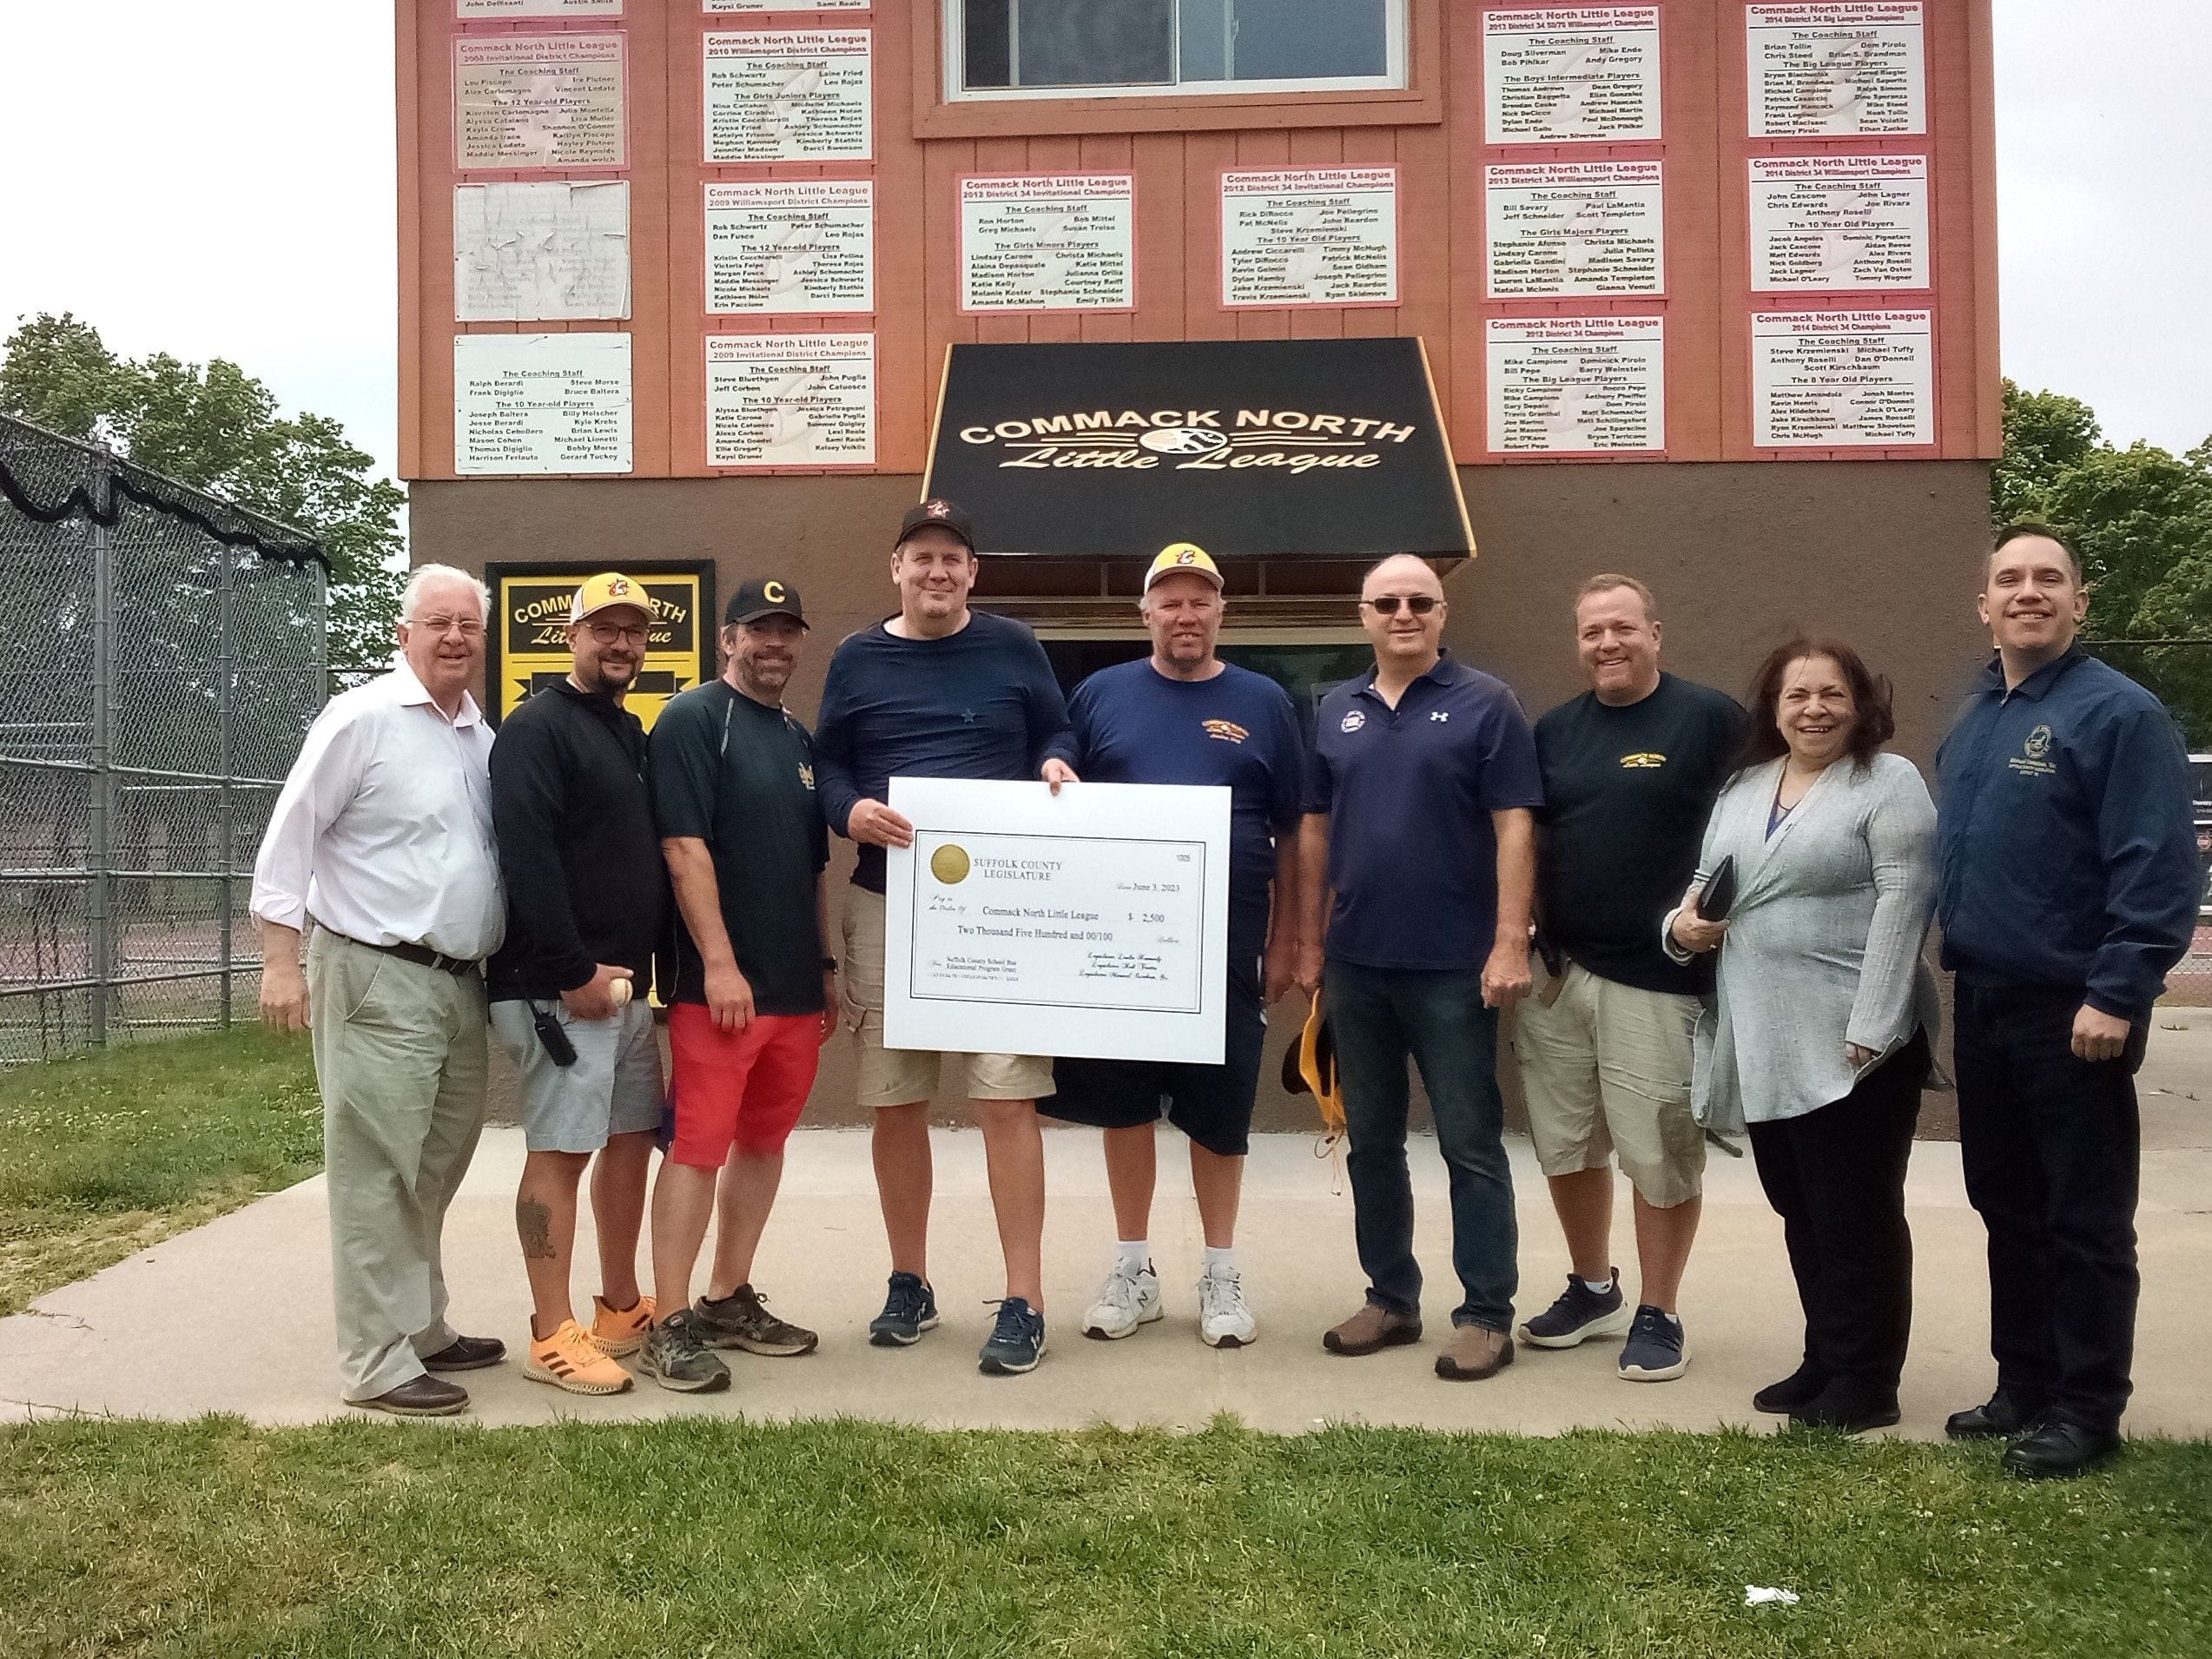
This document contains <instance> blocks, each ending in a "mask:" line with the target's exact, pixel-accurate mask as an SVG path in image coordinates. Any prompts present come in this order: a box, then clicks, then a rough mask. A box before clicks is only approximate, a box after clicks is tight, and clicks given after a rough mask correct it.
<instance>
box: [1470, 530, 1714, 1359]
mask: <svg viewBox="0 0 2212 1659" xmlns="http://www.w3.org/2000/svg"><path fill="white" fill-rule="evenodd" d="M1659 644H1660V623H1659V616H1658V607H1657V605H1655V604H1654V601H1653V598H1652V595H1651V590H1650V589H1649V588H1647V587H1646V586H1645V585H1643V584H1642V583H1641V582H1639V581H1637V580H1636V579H1635V578H1634V577H1628V576H1615V575H1610V574H1608V575H1603V576H1593V577H1592V578H1590V579H1589V580H1588V581H1587V582H1585V583H1584V584H1583V585H1582V589H1581V593H1580V594H1579V595H1578V596H1577V598H1576V601H1575V645H1576V650H1577V651H1578V653H1579V654H1580V656H1581V661H1582V669H1583V671H1584V673H1586V674H1587V675H1588V677H1589V681H1590V690H1588V691H1585V692H1584V693H1583V694H1582V695H1581V696H1580V697H1575V698H1574V699H1573V700H1571V701H1569V702H1567V703H1562V704H1560V706H1559V707H1557V708H1555V709H1554V710H1552V711H1551V712H1550V713H1548V714H1547V715H1545V716H1544V717H1543V718H1542V719H1541V720H1539V721H1537V722H1536V760H1537V763H1538V764H1539V765H1540V766H1541V767H1542V770H1543V782H1544V807H1543V810H1542V815H1541V816H1540V819H1539V824H1540V828H1539V831H1538V840H1537V850H1536V917H1537V921H1536V931H1537V941H1538V945H1539V947H1540V948H1539V952H1538V954H1539V956H1540V957H1541V958H1542V959H1543V961H1542V966H1541V967H1540V968H1539V970H1538V975H1537V985H1536V992H1535V995H1534V996H1531V997H1528V998H1526V999H1524V1000H1523V1001H1522V1004H1521V1008H1520V1011H1519V1015H1518V1024H1517V1027H1516V1029H1515V1036H1514V1050H1515V1054H1517V1055H1518V1057H1519V1059H1520V1062H1521V1079H1522V1088H1523V1090H1524V1091H1525V1093H1526V1094H1527V1097H1528V1105H1529V1138H1530V1139H1531V1140H1534V1141H1535V1147H1536V1158H1537V1162H1538V1163H1539V1164H1540V1165H1541V1166H1542V1169H1543V1172H1544V1173H1545V1175H1546V1176H1547V1177H1548V1178H1549V1180H1550V1184H1551V1197H1552V1207H1553V1208H1554V1209H1555V1210H1556V1211H1557V1212H1558V1213H1559V1221H1560V1226H1561V1227H1562V1229H1563V1230H1564V1231H1565V1233H1566V1234H1567V1247H1568V1253H1569V1254H1570V1256H1571V1257H1572V1258H1573V1262H1574V1271H1573V1272H1571V1273H1570V1274H1569V1275H1568V1280H1567V1289H1566V1291H1565V1292H1563V1293H1562V1295H1561V1296H1560V1298H1559V1299H1558V1300H1557V1301H1555V1302H1554V1303H1553V1304H1552V1305H1551V1306H1550V1307H1549V1308H1548V1310H1546V1311H1545V1312H1542V1313H1540V1314H1538V1315H1537V1316H1536V1317H1535V1318H1534V1319H1529V1320H1528V1321H1526V1322H1525V1323H1524V1324H1522V1326H1521V1329H1520V1337H1521V1340H1522V1342H1524V1343H1526V1344H1528V1345H1529V1346H1531V1347H1536V1348H1572V1347H1574V1346H1575V1345H1577V1344H1579V1343H1581V1342H1582V1341H1584V1340H1586V1339H1587V1338H1590V1337H1594V1336H1611V1335H1617V1334H1619V1333H1621V1332H1627V1336H1628V1340H1627V1341H1626V1342H1625V1343H1623V1344H1622V1345H1621V1361H1620V1374H1621V1378H1623V1379H1624V1380H1626V1381H1629V1382H1641V1383H1651V1382H1665V1381H1667V1379H1668V1378H1674V1377H1679V1376H1680V1375H1681V1374H1682V1372H1683V1371H1684V1370H1685V1369H1687V1366H1688V1364H1689V1351H1688V1347H1687V1345H1686V1343H1685V1342H1684V1340H1683V1333H1682V1324H1681V1320H1680V1318H1679V1317H1677V1315H1676V1312H1675V1305H1674V1304H1675V1294H1676V1292H1677V1291H1678V1290H1679V1288H1680V1285H1681V1279H1682V1270H1683V1268H1684V1266H1686V1265H1687V1262H1688V1260H1689V1253H1690V1245H1691V1242H1692V1240H1693V1239H1695V1238H1696V1236H1697V1224H1698V1215H1699V1211H1700V1202H1701V1200H1700V1194H1701V1193H1702V1191H1703V1180H1704V1171H1705V1138H1704V1134H1703V1132H1702V1131H1701V1130H1700V1128H1699V1127H1698V1125H1697V1122H1696V1120H1695V1119H1694V1117H1693V1116H1692V1114H1691V1109H1690V1047H1691V1044H1690V1039H1691V1033H1692V1032H1693V1030H1694V1028H1695V1027H1696V1024H1697V1016H1698V1003H1699V998H1700V996H1703V995H1710V994H1711V992H1712V989H1713V968H1712V958H1711V956H1710V955H1707V956H1704V957H1700V958H1699V959H1698V960H1697V962H1694V963H1693V964H1691V965H1690V966H1688V967H1681V966H1678V965H1677V964H1676V963H1675V962H1673V961H1672V960H1671V959H1669V958H1668V956H1667V954H1666V953H1665V951H1664V950H1663V949H1662V948H1661V945H1660V922H1661V917H1663V916H1664V915H1666V914H1667V911H1668V910H1669V909H1672V908H1673V907H1674V905H1675V903H1676V902H1679V900H1680V897H1681V894H1682V889H1683V888H1684V887H1685V886H1687V884H1688V882H1689V880H1690V877H1691V876H1692V875H1693V874H1694V871H1695V869H1696V867H1697V856H1698V849H1699V846H1700V843H1701V842H1702V841H1703V839H1704V835H1705V821H1706V818H1707V815H1708V814H1709V813H1710V812H1711V810H1712V808H1713V796H1715V795H1716V794H1718V793H1719V791H1720V785H1721V783H1723V782H1724V781H1725V780H1726V778H1727V775H1728V772H1729V770H1730V767H1731V765H1732V763H1733V757H1734V754H1735V750H1736V745H1737V743H1738V741H1739V739H1740V728H1741V725H1742V720H1743V711H1742V710H1741V709H1740V708H1738V707H1737V705H1736V704H1735V703H1734V701H1733V699H1732V698H1730V697H1727V696H1726V695H1724V694H1723V693H1721V692H1719V691H1711V690H1709V689H1707V687H1705V686H1702V685H1695V684H1691V683H1690V682H1689V681H1687V680H1681V679H1677V678H1675V677H1674V676H1673V675H1671V674H1664V673H1661V671H1660V667H1659ZM1615 1154H1617V1155H1618V1156H1619V1158H1620V1161H1621V1170H1622V1171H1623V1173H1626V1174H1627V1175H1628V1180H1629V1184H1630V1185H1631V1186H1633V1187H1634V1190H1635V1198H1634V1203H1635V1206H1636V1251H1637V1256H1638V1268H1639V1272H1640V1273H1641V1279H1642V1283H1641V1286H1640V1296H1641V1299H1640V1301H1639V1302H1638V1303H1637V1304H1634V1305H1631V1304H1629V1303H1628V1300H1627V1299H1626V1298H1625V1297H1624V1296H1623V1295H1622V1294H1621V1285H1620V1282H1619V1281H1620V1276H1619V1273H1618V1272H1617V1271H1616V1270H1615V1269H1614V1266H1612V1264H1611V1262H1610V1261H1609V1260H1608V1240H1609V1239H1610V1237H1611V1233H1612V1222H1613V1171H1612V1167H1611V1160H1612V1158H1613V1157H1614V1155H1615Z"/></svg>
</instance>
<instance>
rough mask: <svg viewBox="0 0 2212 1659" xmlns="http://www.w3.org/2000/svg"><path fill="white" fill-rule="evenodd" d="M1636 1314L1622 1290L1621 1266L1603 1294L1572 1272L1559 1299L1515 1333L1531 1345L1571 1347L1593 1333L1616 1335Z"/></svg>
mask: <svg viewBox="0 0 2212 1659" xmlns="http://www.w3.org/2000/svg"><path fill="white" fill-rule="evenodd" d="M1634 1317H1635V1316H1634V1313H1633V1312H1631V1311H1630V1310H1629V1308H1628V1303H1627V1299H1625V1298H1624V1297H1622V1295H1621V1274H1620V1272H1618V1270H1616V1271H1615V1272H1614V1275H1613V1286H1612V1288H1611V1289H1609V1290H1608V1291H1607V1292H1606V1293H1605V1294H1604V1295H1602V1296H1600V1295H1599V1294H1598V1293H1597V1292H1595V1291H1594V1290H1592V1289H1591V1288H1590V1287H1589V1286H1588V1284H1586V1283H1585V1282H1584V1281H1582V1280H1581V1279H1577V1278H1576V1277H1575V1275H1574V1274H1572V1273H1569V1274H1568V1275H1567V1288H1566V1289H1565V1290H1563V1291H1562V1292H1560V1293H1559V1299H1558V1300H1557V1301H1555V1302H1554V1303H1553V1304H1552V1305H1550V1306H1549V1307H1548V1308H1546V1309H1545V1310H1544V1311H1543V1312H1541V1313H1539V1314H1537V1315H1536V1317H1535V1319H1528V1320H1524V1321H1523V1322H1522V1326H1521V1329H1520V1330H1519V1331H1518V1332H1515V1335H1517V1336H1518V1337H1519V1338H1521V1340H1522V1341H1523V1342H1525V1343H1527V1344H1528V1345H1529V1346H1530V1347H1531V1348H1572V1347H1575V1346H1576V1345H1579V1344H1581V1343H1583V1342H1586V1341H1588V1339H1589V1338H1592V1337H1617V1336H1619V1335H1620V1334H1621V1332H1623V1331H1626V1330H1627V1329H1628V1324H1629V1321H1630V1320H1631V1319H1634Z"/></svg>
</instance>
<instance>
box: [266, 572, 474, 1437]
mask: <svg viewBox="0 0 2212 1659" xmlns="http://www.w3.org/2000/svg"><path fill="white" fill-rule="evenodd" d="M488 609H489V607H488V604H487V595H486V594H485V590H484V587H483V585H482V584H481V583H479V582H478V581H477V579H476V578H474V577H472V576H470V575H469V574H468V573H467V572H464V571H457V570H453V569H452V568H450V567H448V566H446V565H423V566H422V567H421V568H420V569H419V570H417V571H416V572H414V574H413V578H411V579H410V580H409V581H408V583H407V586H406V592H405V593H404V594H403V595H402V596H401V598H400V602H399V618H400V620H399V651H400V656H399V661H397V662H396V663H394V664H393V669H392V671H391V672H390V673H389V674H386V675H384V676H383V677H381V678H379V679H376V680H373V681H372V682H370V683H369V684H366V685H364V686H361V687H360V688H358V689H357V690H354V691H348V692H347V693H345V694H344V695H343V696H341V697H333V699H332V700H331V702H330V704H329V705H328V706H327V708H325V709H324V710H323V711H322V713H321V715H320V717H318V718H317V719H316V721H315V724H314V727H313V729H312V730H309V732H308V733H307V743H306V744H305V745H304V746H303V747H302V748H301V750H300V758H299V760H298V762H297V763H295V764H294V766H293V768H292V774H291V776H290V777H287V779H286V780H285V783H284V789H283V791H282V792H281V794H280V795H279V796H277V801H276V807H275V810H274V811H273V812H272V813H271V814H270V816H269V824H268V830H267V834H266V835H265V836H263V837H262V840H261V856H260V858H259V859H258V860H257V861H256V862H255V864H254V901H253V906H254V916H255V917H256V918H257V919H258V920H259V921H260V923H261V946H262V956H263V961H264V966H263V968H262V973H261V1017H262V1019H263V1020H264V1021H266V1022H267V1024H269V1025H270V1026H272V1027H274V1028H276V1029H278V1030H284V1031H300V1030H309V1031H312V1032H313V1033H314V1054H315V1076H316V1079H317V1081H319V1082H320V1086H321V1089H322V1100H323V1159H324V1168H325V1171H326V1174H327V1185H328V1187H329V1193H330V1244H331V1259H332V1270H333V1271H332V1277H333V1281H334V1283H333V1292H334V1297H335V1301H336V1305H337V1315H338V1353H339V1366H340V1372H341V1374H342V1386H343V1391H344V1397H345V1398H346V1401H347V1404H349V1405H360V1406H366V1407H369V1408H371V1409H373V1410H376V1411H390V1412H393V1413H395V1414H397V1415H399V1416H403V1417H444V1416H450V1415H452V1413H454V1412H456V1411H460V1410H461V1409H463V1408H464V1407H465V1406H466V1405H467V1404H468V1392H467V1391H466V1390H465V1389H463V1388H460V1387H459V1386H457V1385H454V1384H452V1383H451V1382H448V1381H446V1379H445V1378H443V1377H441V1376H439V1375H435V1374H433V1373H437V1372H443V1371H472V1370H475V1369H478V1368H479V1367H481V1366H485V1365H497V1364H498V1363H499V1361H500V1360H501V1359H503V1358H505V1355H506V1350H505V1346H504V1345H502V1344H501V1343H500V1342H499V1341H498V1339H496V1338H490V1337H465V1336H462V1335H460V1334H459V1332H456V1331H455V1330H454V1329H453V1328H452V1325H448V1324H447V1323H446V1276H445V1271H444V1267H443V1266H442V1264H441V1262H440V1260H439V1234H440V1233H441V1232H442V1231H443V1229H444V1226H445V1220H446V1206H447V1204H449V1203H450V1202H451V1201H452V1197H453V1193H454V1192H455V1191H456V1190H457V1189H458V1188H459V1186H460V1182H461V1177H462V1175H463V1174H465V1173H466V1172H467V1169H468V1164H469V1158H470V1156H471V1154H472V1153H474V1152H475V1150H476V1138H477V1132H478V1130H479V1128H480V1127H482V1124H483V1120H484V1077H485V1003H484V979H483V975H482V972H481V970H480V964H481V963H482V962H483V960H484V959H485V957H487V956H489V955H491V954H492V952H493V951H494V950H496V949H497V948H499V941H500V937H501V935H502V933H503V932H504V929H505V919H506V917H505V906H504V904H503V902H502V900H501V897H500V890H499V867H498V863H497V861H496V858H495V856H494V854H493V850H492V799H491V785H490V780H489V773H488V771H487V769H486V763H487V761H488V759H489V757H490V755H491V752H492V733H491V731H490V730H489V729H488V728H486V726H485V724H484V718H483V716H482V714H481V713H480V711H479V710H478V708H477V706H476V701H475V699H474V698H473V697H471V696H470V694H469V689H468V688H469V685H470V684H471V682H472V681H473V680H474V679H475V678H476V675H477V670H478V668H479V665H480V664H482V662H483V660H484V630H485V617H486V613H487V611H488ZM310 924H312V927H313V937H312V938H311V939H310V940H309V941H308V943H307V969H306V972H305V974H304V975H303V974H302V973H301V971H300V935H302V934H303V933H306V932H307V931H309V928H310Z"/></svg>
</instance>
